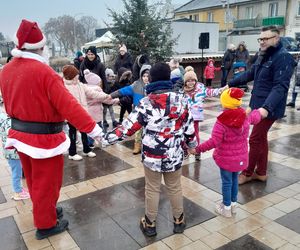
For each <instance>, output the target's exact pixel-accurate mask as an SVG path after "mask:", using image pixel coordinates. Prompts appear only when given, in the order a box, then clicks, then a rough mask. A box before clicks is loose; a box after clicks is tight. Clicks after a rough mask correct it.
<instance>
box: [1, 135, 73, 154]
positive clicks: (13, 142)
mask: <svg viewBox="0 0 300 250" xmlns="http://www.w3.org/2000/svg"><path fill="white" fill-rule="evenodd" d="M8 147H14V148H16V149H17V150H18V151H19V152H22V153H24V154H26V155H29V156H30V157H32V158H34V159H46V158H51V157H54V156H57V155H61V154H63V153H64V152H66V151H67V150H68V149H69V147H70V139H69V137H67V136H66V140H65V141H64V142H62V143H61V144H59V145H58V146H57V147H56V148H51V149H44V148H37V147H33V146H30V145H28V144H26V143H24V142H21V141H19V140H17V139H13V138H7V141H6V144H5V148H8Z"/></svg>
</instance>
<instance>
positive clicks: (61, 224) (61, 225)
mask: <svg viewBox="0 0 300 250" xmlns="http://www.w3.org/2000/svg"><path fill="white" fill-rule="evenodd" d="M68 225H69V222H68V221H67V220H58V221H57V224H56V226H54V227H51V228H48V229H37V230H36V232H35V238H36V239H37V240H42V239H45V238H48V237H50V236H52V235H55V234H59V233H62V232H63V231H65V230H66V229H68Z"/></svg>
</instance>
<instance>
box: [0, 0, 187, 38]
mask: <svg viewBox="0 0 300 250" xmlns="http://www.w3.org/2000/svg"><path fill="white" fill-rule="evenodd" d="M149 2H155V0H149ZM187 2H189V0H172V3H173V4H176V5H177V6H178V7H179V6H180V5H183V4H185V3H187ZM0 6H1V14H0V32H2V34H3V35H4V36H5V37H7V36H8V37H10V38H12V37H13V35H14V34H15V32H16V30H17V28H18V26H19V24H20V22H21V20H22V19H28V20H30V21H36V22H37V23H38V24H39V26H40V27H43V25H44V24H45V23H46V22H47V21H48V20H49V19H50V18H51V17H58V16H63V15H71V16H75V15H76V14H78V15H76V19H79V18H80V16H81V15H87V16H92V17H94V18H96V19H97V20H98V22H99V24H100V25H102V27H104V24H103V20H105V21H109V20H110V19H109V16H108V11H107V7H109V8H111V9H113V10H116V11H119V10H121V9H122V8H123V2H122V1H121V0H88V1H84V0H79V1H78V0H51V1H46V0H1V4H0ZM79 13H80V14H79Z"/></svg>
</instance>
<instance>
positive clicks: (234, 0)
mask: <svg viewBox="0 0 300 250" xmlns="http://www.w3.org/2000/svg"><path fill="white" fill-rule="evenodd" d="M228 1H229V4H238V3H244V2H250V1H251V0H228ZM225 4H226V0H225ZM223 6H224V4H223V3H222V1H221V0H192V1H189V2H188V3H186V4H184V5H182V6H181V7H179V8H177V9H176V10H175V13H178V12H185V11H193V10H199V9H206V8H211V7H223Z"/></svg>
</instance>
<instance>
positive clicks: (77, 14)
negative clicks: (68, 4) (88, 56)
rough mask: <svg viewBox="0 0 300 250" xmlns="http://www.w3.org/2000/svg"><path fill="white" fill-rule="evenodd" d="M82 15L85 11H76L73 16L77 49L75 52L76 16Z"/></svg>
mask: <svg viewBox="0 0 300 250" xmlns="http://www.w3.org/2000/svg"><path fill="white" fill-rule="evenodd" d="M80 15H83V13H81V12H80V13H76V14H75V15H74V16H73V17H74V27H73V28H74V49H75V52H76V50H77V39H76V17H77V16H80Z"/></svg>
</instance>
